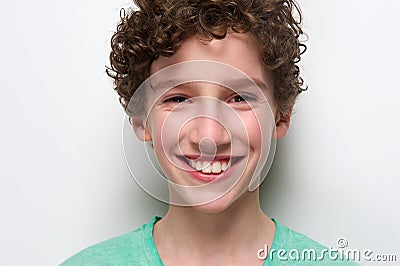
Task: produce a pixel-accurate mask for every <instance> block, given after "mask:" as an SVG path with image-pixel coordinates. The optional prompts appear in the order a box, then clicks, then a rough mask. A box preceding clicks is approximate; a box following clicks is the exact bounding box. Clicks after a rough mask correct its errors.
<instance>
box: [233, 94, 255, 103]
mask: <svg viewBox="0 0 400 266" xmlns="http://www.w3.org/2000/svg"><path fill="white" fill-rule="evenodd" d="M254 100H256V97H254V96H252V95H249V94H243V93H241V94H237V95H235V96H233V97H232V98H230V99H229V100H228V102H229V103H246V102H250V101H254Z"/></svg>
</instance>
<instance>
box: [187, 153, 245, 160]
mask: <svg viewBox="0 0 400 266" xmlns="http://www.w3.org/2000/svg"><path fill="white" fill-rule="evenodd" d="M182 157H185V158H186V159H189V160H192V161H229V160H230V159H231V158H233V157H238V156H232V155H211V154H203V155H201V154H198V155H192V154H184V155H183V156H182Z"/></svg>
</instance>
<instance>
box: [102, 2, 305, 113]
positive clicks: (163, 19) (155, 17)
mask: <svg viewBox="0 0 400 266" xmlns="http://www.w3.org/2000/svg"><path fill="white" fill-rule="evenodd" d="M134 2H135V4H136V6H137V9H130V10H129V12H126V11H125V9H122V10H121V15H120V17H121V21H120V22H119V24H118V26H117V31H116V32H115V33H114V35H113V36H112V39H111V47H112V51H111V53H110V62H111V66H110V67H108V68H107V74H108V75H109V76H110V77H111V78H113V80H114V85H115V88H114V89H115V90H116V91H117V92H118V94H119V96H120V102H121V104H122V105H123V106H124V108H125V109H126V108H127V105H128V103H129V100H130V98H131V97H132V96H133V94H134V92H135V90H136V89H137V88H138V87H139V85H140V84H141V83H142V82H143V81H144V80H145V79H147V78H148V77H149V76H150V66H151V64H152V62H153V61H154V60H156V59H157V58H158V57H160V56H165V57H171V56H172V55H174V54H175V53H176V51H177V50H178V49H179V47H180V46H181V45H182V43H183V42H184V41H185V40H186V39H187V38H189V37H192V36H195V35H196V36H198V37H199V38H201V39H202V40H204V41H211V40H212V39H214V38H215V39H223V38H225V36H226V34H227V32H228V31H229V30H232V31H234V32H238V33H250V34H253V35H254V36H255V37H256V39H257V40H258V41H259V42H260V43H261V47H262V49H261V56H262V59H263V62H264V64H265V67H266V69H268V70H270V71H272V74H273V78H274V82H275V88H274V96H275V100H276V102H277V105H278V111H279V113H280V114H281V115H282V116H285V117H287V116H288V115H290V113H291V108H292V106H293V104H294V102H295V100H296V97H297V95H298V94H299V93H301V92H302V91H304V90H306V89H307V88H303V79H302V78H301V77H300V75H299V74H300V69H299V67H298V65H297V63H298V62H299V61H300V56H301V55H302V54H303V53H304V51H305V50H306V45H304V44H303V43H301V41H300V36H301V35H303V34H304V33H303V31H302V29H301V20H302V17H301V11H300V9H299V7H298V5H297V3H296V2H295V1H294V0H134Z"/></svg>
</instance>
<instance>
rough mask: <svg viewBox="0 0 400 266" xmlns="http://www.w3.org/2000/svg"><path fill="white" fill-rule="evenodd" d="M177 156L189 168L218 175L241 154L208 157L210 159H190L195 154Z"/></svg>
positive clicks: (239, 158) (206, 173) (233, 163)
mask: <svg viewBox="0 0 400 266" xmlns="http://www.w3.org/2000/svg"><path fill="white" fill-rule="evenodd" d="M197 157H198V156H197ZM179 158H180V159H181V160H182V161H184V162H185V163H186V164H187V165H188V166H189V167H190V169H189V170H192V171H195V172H200V173H202V174H205V175H218V174H221V173H222V172H226V171H228V170H229V169H230V168H231V167H232V166H233V165H235V164H236V163H237V162H239V161H240V160H241V159H242V158H243V156H216V157H215V158H210V160H201V158H197V159H191V158H196V157H195V156H179Z"/></svg>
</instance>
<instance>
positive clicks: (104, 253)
mask: <svg viewBox="0 0 400 266" xmlns="http://www.w3.org/2000/svg"><path fill="white" fill-rule="evenodd" d="M159 219H160V217H154V218H153V219H152V221H151V222H150V223H148V224H144V225H142V226H141V227H139V228H137V229H136V230H134V231H132V232H129V233H126V234H123V235H120V236H117V237H114V238H111V239H108V240H106V241H103V242H101V243H98V244H95V245H93V246H90V247H88V248H86V249H84V250H82V251H80V252H79V253H77V254H75V255H73V256H72V257H70V258H69V259H67V260H66V261H64V262H63V263H62V264H61V265H62V266H67V265H99V264H103V265H104V264H107V265H132V264H134V265H148V264H149V263H153V261H152V260H154V259H156V258H157V257H155V256H154V255H155V254H154V252H156V249H155V245H154V242H153V240H152V231H153V226H154V223H155V222H157V220H159ZM152 265H154V263H153V264H152ZM155 265H156V264H155Z"/></svg>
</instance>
